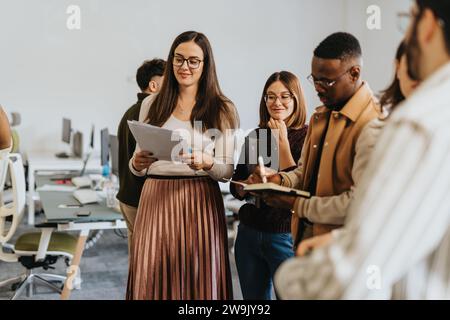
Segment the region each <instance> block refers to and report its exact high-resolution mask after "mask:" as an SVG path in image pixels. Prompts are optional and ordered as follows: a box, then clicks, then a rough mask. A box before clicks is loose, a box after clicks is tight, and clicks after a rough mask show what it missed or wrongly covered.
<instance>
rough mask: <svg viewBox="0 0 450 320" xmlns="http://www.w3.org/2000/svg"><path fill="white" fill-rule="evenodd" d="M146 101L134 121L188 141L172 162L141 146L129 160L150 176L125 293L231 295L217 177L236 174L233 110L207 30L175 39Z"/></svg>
mask: <svg viewBox="0 0 450 320" xmlns="http://www.w3.org/2000/svg"><path fill="white" fill-rule="evenodd" d="M148 99H149V100H148V101H144V103H143V105H142V108H141V111H140V116H139V120H140V121H143V122H147V123H149V124H151V125H154V126H159V127H162V128H166V129H170V130H173V131H176V132H178V133H179V135H180V136H182V137H183V138H184V139H185V141H186V142H187V144H188V146H185V147H184V148H183V152H182V154H181V156H180V157H177V159H173V160H176V161H162V160H158V159H155V158H153V157H152V154H151V152H152V150H140V149H139V147H137V149H136V152H135V155H134V156H133V158H132V159H131V160H130V170H131V171H132V172H133V173H134V174H135V175H137V176H145V175H146V176H147V180H146V182H145V184H144V187H143V190H142V194H141V198H140V203H139V207H138V213H137V218H136V222H135V229H134V235H133V242H132V248H131V255H130V271H129V277H128V288H127V298H128V299H151V300H153V299H164V300H166V299H170V300H172V299H175V300H179V299H187V300H189V299H194V300H198V299H201V300H203V299H232V298H233V295H232V284H231V273H230V266H229V258H228V248H227V228H226V223H225V214H224V206H223V200H222V196H221V192H220V189H219V185H218V182H217V181H218V180H225V179H229V178H230V177H231V176H232V174H233V155H234V136H233V132H232V131H233V130H232V129H235V128H236V127H237V126H238V116H237V111H236V109H235V107H234V105H233V103H232V102H231V101H230V100H229V99H227V98H226V97H225V96H224V95H223V93H222V91H221V90H220V87H219V84H218V80H217V75H216V68H215V63H214V58H213V54H212V49H211V46H210V43H209V41H208V39H207V38H206V36H205V35H204V34H202V33H198V32H194V31H189V32H184V33H182V34H180V35H179V36H178V37H177V38H176V39H175V40H174V42H173V44H172V47H171V49H170V53H169V57H168V59H167V67H166V70H165V73H164V81H163V84H162V87H161V91H160V93H159V94H158V95H152V96H151V97H150V98H148ZM213 129H217V130H219V131H220V132H219V131H217V130H215V131H214V130H213ZM212 131H213V133H211V132H212ZM178 158H179V159H178ZM179 160H181V161H179Z"/></svg>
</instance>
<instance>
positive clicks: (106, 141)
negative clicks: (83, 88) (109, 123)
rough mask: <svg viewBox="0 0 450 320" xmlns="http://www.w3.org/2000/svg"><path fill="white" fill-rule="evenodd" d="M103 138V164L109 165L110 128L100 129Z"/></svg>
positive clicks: (101, 138)
mask: <svg viewBox="0 0 450 320" xmlns="http://www.w3.org/2000/svg"><path fill="white" fill-rule="evenodd" d="M100 140H101V151H100V152H101V155H100V158H101V165H102V166H104V165H107V164H108V163H109V131H108V128H105V129H102V131H100Z"/></svg>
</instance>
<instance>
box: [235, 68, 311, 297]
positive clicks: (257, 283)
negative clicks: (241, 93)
mask: <svg viewBox="0 0 450 320" xmlns="http://www.w3.org/2000/svg"><path fill="white" fill-rule="evenodd" d="M259 115H260V122H259V128H257V129H256V130H254V131H253V132H251V133H250V134H249V135H248V136H247V137H246V139H245V143H244V146H243V149H242V151H241V156H240V160H239V164H238V165H237V167H236V171H235V173H234V175H233V180H235V181H244V182H245V180H246V179H248V178H249V176H250V175H251V174H252V173H253V170H254V169H255V167H256V165H257V164H258V163H257V159H258V158H259V157H260V156H262V157H263V158H264V160H265V161H264V162H265V165H266V166H268V167H270V168H272V169H274V170H277V171H279V170H282V171H289V170H292V168H295V167H296V166H297V161H298V160H299V158H300V153H301V150H302V146H303V142H304V139H305V136H306V132H307V125H305V120H306V104H305V98H304V96H303V91H302V88H301V86H300V82H299V80H298V78H297V77H296V76H295V75H294V74H292V73H290V72H287V71H281V72H276V73H274V74H272V75H271V76H270V77H269V79H268V80H267V82H266V85H265V86H264V89H263V92H262V96H261V102H260V108H259ZM230 188H231V190H230V191H231V193H232V194H233V195H234V196H235V197H236V198H237V199H240V200H243V199H245V200H247V203H246V204H245V205H243V206H242V207H241V209H240V210H239V219H240V224H239V228H238V234H237V238H236V243H235V256H236V266H237V270H238V273H239V281H240V284H241V289H242V294H243V297H244V299H258V300H263V299H265V300H269V299H271V289H272V279H273V275H274V273H275V271H276V269H277V268H278V266H279V265H280V264H281V263H282V262H283V261H284V260H286V259H288V258H290V257H292V256H293V255H294V252H293V247H292V246H293V244H292V237H291V234H290V231H291V230H290V222H291V212H290V211H289V210H285V209H276V208H272V207H269V206H268V205H266V204H265V203H264V202H263V201H261V200H258V199H257V198H254V197H253V196H251V195H250V194H248V193H246V192H245V191H244V190H243V188H242V187H241V186H240V185H237V184H231V186H230Z"/></svg>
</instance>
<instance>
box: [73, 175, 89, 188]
mask: <svg viewBox="0 0 450 320" xmlns="http://www.w3.org/2000/svg"><path fill="white" fill-rule="evenodd" d="M71 181H72V183H73V185H74V186H75V187H77V188H90V187H91V184H92V180H91V179H90V178H89V177H86V176H84V177H73V178H72V180H71Z"/></svg>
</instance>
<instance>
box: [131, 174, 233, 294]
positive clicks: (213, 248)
mask: <svg viewBox="0 0 450 320" xmlns="http://www.w3.org/2000/svg"><path fill="white" fill-rule="evenodd" d="M232 298H233V292H232V283H231V272H230V264H229V257H228V240H227V228H226V222H225V212H224V207H223V200H222V196H221V193H220V189H219V185H218V183H217V182H216V181H213V180H212V179H211V178H209V177H193V178H156V177H150V178H148V179H147V180H146V182H145V184H144V188H143V190H142V194H141V200H140V203H139V208H138V213H137V217H136V221H135V224H134V235H133V242H132V245H131V252H130V267H129V274H128V286H127V299H129V300H143V299H144V300H154V299H156V300H160V299H161V300H180V299H183V300H184V299H188V300H204V299H206V300H215V299H232Z"/></svg>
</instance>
